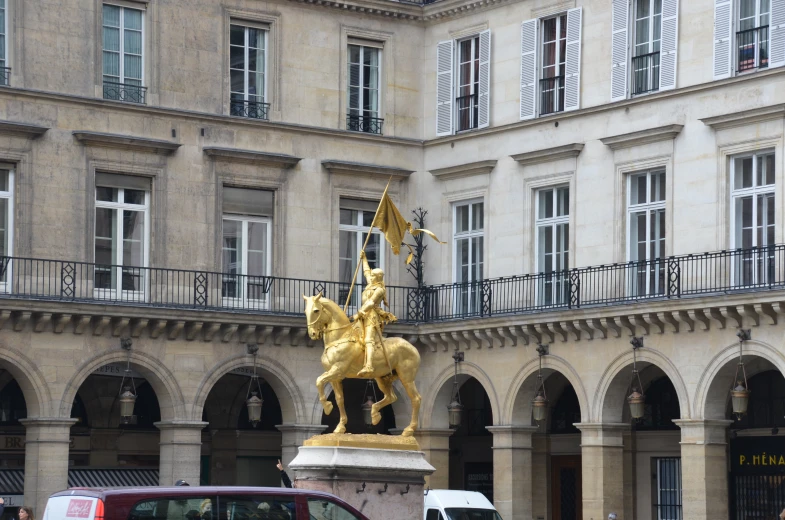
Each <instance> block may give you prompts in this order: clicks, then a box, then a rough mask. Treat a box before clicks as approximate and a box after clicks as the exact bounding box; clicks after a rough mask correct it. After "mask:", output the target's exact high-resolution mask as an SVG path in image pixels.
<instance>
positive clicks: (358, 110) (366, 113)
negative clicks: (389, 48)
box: [346, 45, 383, 134]
mask: <svg viewBox="0 0 785 520" xmlns="http://www.w3.org/2000/svg"><path fill="white" fill-rule="evenodd" d="M380 57H381V51H380V50H379V49H377V48H375V47H366V46H363V45H349V75H348V78H349V89H348V96H349V101H348V105H347V106H348V109H349V113H348V114H347V119H346V128H347V129H348V130H354V131H355V132H369V133H372V134H381V133H382V123H383V121H382V120H381V119H379V59H380Z"/></svg>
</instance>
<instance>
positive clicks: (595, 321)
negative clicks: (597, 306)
mask: <svg viewBox="0 0 785 520" xmlns="http://www.w3.org/2000/svg"><path fill="white" fill-rule="evenodd" d="M591 326H592V327H593V328H594V330H596V331H597V332H599V333H600V336H601V337H602V339H606V338H607V337H608V329H607V328H606V327H605V325H603V324H602V320H600V319H599V318H592V320H591Z"/></svg>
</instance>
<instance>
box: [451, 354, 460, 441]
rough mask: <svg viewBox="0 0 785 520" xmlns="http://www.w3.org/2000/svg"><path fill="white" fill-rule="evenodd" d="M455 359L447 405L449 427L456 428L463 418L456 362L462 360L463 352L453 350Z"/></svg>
mask: <svg viewBox="0 0 785 520" xmlns="http://www.w3.org/2000/svg"><path fill="white" fill-rule="evenodd" d="M452 359H453V361H455V375H454V376H453V380H452V399H451V400H450V404H449V405H447V414H448V417H449V422H450V428H452V429H453V430H455V429H457V428H458V427H459V426H460V425H461V421H462V420H463V405H462V404H461V393H460V392H459V391H458V363H460V362H462V361H463V352H455V353H454V354H453V355H452Z"/></svg>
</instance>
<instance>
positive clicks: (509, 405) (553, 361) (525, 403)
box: [501, 354, 589, 426]
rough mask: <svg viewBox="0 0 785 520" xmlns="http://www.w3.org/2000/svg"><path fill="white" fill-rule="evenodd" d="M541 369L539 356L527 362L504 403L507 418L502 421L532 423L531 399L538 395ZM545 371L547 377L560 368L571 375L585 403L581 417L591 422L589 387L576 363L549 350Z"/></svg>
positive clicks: (520, 423) (579, 395)
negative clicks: (536, 392)
mask: <svg viewBox="0 0 785 520" xmlns="http://www.w3.org/2000/svg"><path fill="white" fill-rule="evenodd" d="M538 370H539V360H538V359H537V358H536V357H535V358H534V359H531V360H529V362H527V363H526V364H525V365H523V368H521V369H520V370H519V371H518V373H517V374H516V375H515V378H514V379H513V381H512V384H511V385H510V391H509V392H508V393H507V399H506V400H505V403H504V409H503V412H504V415H503V416H502V420H503V421H505V422H503V423H501V424H513V425H516V426H529V425H531V402H530V401H531V399H532V397H533V396H534V392H535V386H536V385H537V371H538ZM542 372H543V376H544V377H545V379H546V380H547V378H548V377H549V376H550V375H551V374H553V373H556V372H558V373H559V374H561V375H563V376H564V377H565V379H567V381H568V382H569V383H570V384H571V385H572V388H573V389H574V390H575V393H576V394H577V395H578V402H579V404H580V407H581V421H582V422H587V421H588V418H589V398H588V395H587V394H586V388H585V387H584V386H583V381H582V380H581V378H580V376H579V375H578V372H577V371H576V370H575V369H574V368H573V367H572V365H570V364H569V363H568V362H567V361H566V360H564V359H563V358H560V357H559V356H554V355H552V354H548V355H546V356H543V358H542Z"/></svg>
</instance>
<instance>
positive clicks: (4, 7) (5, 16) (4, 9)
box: [0, 0, 10, 85]
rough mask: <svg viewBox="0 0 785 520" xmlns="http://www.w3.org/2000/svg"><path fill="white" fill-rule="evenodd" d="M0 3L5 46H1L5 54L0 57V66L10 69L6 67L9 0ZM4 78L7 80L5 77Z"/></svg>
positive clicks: (1, 0)
mask: <svg viewBox="0 0 785 520" xmlns="http://www.w3.org/2000/svg"><path fill="white" fill-rule="evenodd" d="M0 2H2V7H0V11H2V12H3V34H2V37H3V40H4V42H5V45H4V46H3V50H4V51H5V53H4V54H3V55H2V56H0V59H1V60H3V65H2V66H3V67H5V68H10V67H9V65H8V61H9V59H8V54H9V53H8V12H9V8H8V4H9V2H10V0H0ZM4 75H5V74H4ZM6 78H7V76H6ZM7 79H8V78H7ZM9 83H10V81H6V83H5V85H8V84H9Z"/></svg>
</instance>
